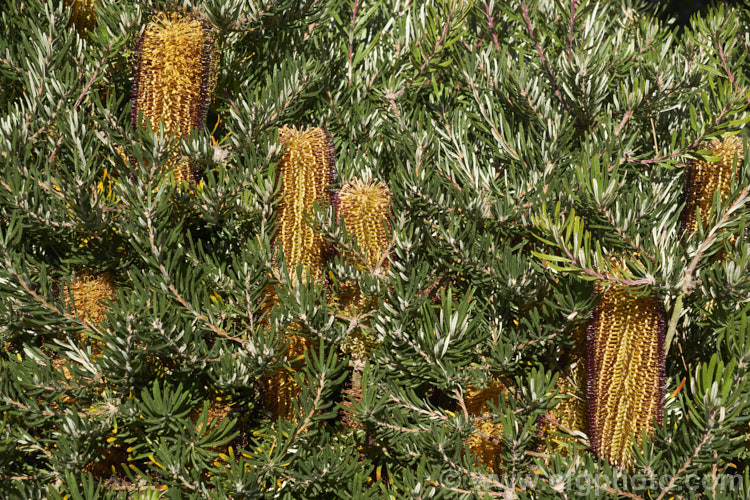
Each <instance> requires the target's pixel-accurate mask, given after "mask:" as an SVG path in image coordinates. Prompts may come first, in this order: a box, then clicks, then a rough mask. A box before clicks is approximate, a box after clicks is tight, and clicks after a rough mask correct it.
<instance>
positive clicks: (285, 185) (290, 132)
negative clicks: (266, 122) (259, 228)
mask: <svg viewBox="0 0 750 500" xmlns="http://www.w3.org/2000/svg"><path fill="white" fill-rule="evenodd" d="M279 142H280V143H281V144H282V145H284V146H285V147H286V150H285V151H284V154H283V156H282V157H281V161H280V162H279V183H280V190H279V197H280V200H279V205H278V227H277V231H276V234H275V236H274V238H273V244H274V246H275V245H281V248H282V250H283V252H284V259H285V260H286V266H287V271H288V274H289V276H290V277H293V276H295V273H296V269H297V267H298V266H302V267H303V279H304V280H308V279H315V280H318V281H320V280H322V279H323V265H324V257H325V253H326V248H327V244H326V242H325V240H324V238H323V235H322V234H321V233H320V232H318V231H316V230H315V229H314V228H312V227H310V225H309V224H308V223H307V221H306V215H307V216H309V215H312V213H313V207H314V205H315V203H316V202H317V203H318V204H320V205H321V206H323V207H326V206H327V205H328V204H329V203H330V201H331V194H330V190H331V181H332V179H333V178H334V176H335V166H334V165H335V158H334V153H333V145H332V143H331V137H330V136H329V135H328V134H327V133H326V132H324V131H323V130H322V129H320V128H317V127H313V128H307V129H304V130H302V129H296V128H294V127H286V126H284V127H282V128H281V129H280V130H279Z"/></svg>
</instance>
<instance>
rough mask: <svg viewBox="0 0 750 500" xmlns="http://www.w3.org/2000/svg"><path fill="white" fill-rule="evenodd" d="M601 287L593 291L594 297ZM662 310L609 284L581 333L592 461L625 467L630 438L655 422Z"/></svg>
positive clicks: (659, 405) (660, 396)
mask: <svg viewBox="0 0 750 500" xmlns="http://www.w3.org/2000/svg"><path fill="white" fill-rule="evenodd" d="M601 292H602V287H601V286H600V285H597V286H596V289H595V293H601ZM664 330H665V323H664V306H663V305H662V303H661V301H660V300H659V299H655V298H648V297H639V296H636V295H634V294H633V293H632V292H630V291H628V290H626V289H624V288H622V287H620V286H618V285H613V286H610V287H609V288H608V289H606V290H604V293H603V294H602V296H601V298H600V300H599V302H598V303H597V305H596V308H595V310H594V315H593V318H592V319H591V322H590V323H589V326H588V332H587V339H586V340H587V345H586V349H587V357H588V359H587V366H586V370H587V377H588V382H587V385H588V387H587V392H588V394H587V399H588V410H589V411H588V413H589V438H590V440H591V447H592V449H593V450H594V453H595V454H596V455H597V456H598V457H602V458H607V459H609V461H610V462H611V463H612V464H614V465H616V466H618V467H626V466H627V465H628V463H629V462H630V458H631V455H630V452H631V448H632V439H633V438H634V437H635V439H636V440H637V441H638V442H640V441H641V438H642V433H643V431H646V433H648V434H650V433H652V432H653V431H654V422H655V421H656V422H657V423H661V420H662V414H663V402H664V376H665V358H664V356H665V353H664Z"/></svg>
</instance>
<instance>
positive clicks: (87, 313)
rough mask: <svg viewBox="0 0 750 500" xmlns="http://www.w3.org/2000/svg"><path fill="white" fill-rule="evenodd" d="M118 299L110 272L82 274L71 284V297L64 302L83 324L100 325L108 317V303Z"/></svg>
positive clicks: (67, 297)
mask: <svg viewBox="0 0 750 500" xmlns="http://www.w3.org/2000/svg"><path fill="white" fill-rule="evenodd" d="M115 297H116V292H115V285H114V282H113V280H112V275H111V274H110V273H108V272H101V273H96V274H95V273H89V272H86V273H82V274H80V275H79V276H76V277H75V278H74V279H73V280H72V281H71V283H70V295H69V296H68V295H67V291H66V297H65V299H64V302H65V303H66V304H68V306H69V307H70V308H71V309H72V310H73V311H74V312H75V315H76V317H77V318H78V319H80V320H81V321H82V322H84V323H86V324H89V325H98V324H99V323H101V322H102V321H104V319H105V318H106V317H107V311H108V310H109V305H108V304H107V301H110V300H114V299H115Z"/></svg>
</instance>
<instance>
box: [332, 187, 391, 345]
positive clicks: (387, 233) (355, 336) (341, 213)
mask: <svg viewBox="0 0 750 500" xmlns="http://www.w3.org/2000/svg"><path fill="white" fill-rule="evenodd" d="M336 215H337V218H338V220H339V222H340V223H341V222H343V223H344V224H345V226H346V231H347V234H348V235H349V236H351V237H352V239H353V240H354V241H356V243H357V247H358V250H359V251H358V252H355V251H354V249H353V248H352V249H344V251H343V255H344V256H345V257H346V258H347V259H348V260H349V262H350V263H352V264H353V265H357V266H359V267H360V268H361V267H365V268H367V269H368V271H370V272H375V271H376V270H378V268H379V271H378V272H379V273H381V274H385V273H387V272H388V268H389V265H390V263H389V262H388V259H387V258H386V252H387V251H388V246H389V243H390V238H391V221H390V218H391V191H390V190H389V189H388V187H387V186H386V185H385V184H384V183H383V182H381V181H371V182H362V181H360V180H358V179H354V180H351V181H349V182H347V183H346V184H344V186H343V187H342V188H341V190H340V191H339V192H338V197H337V212H336ZM339 292H340V302H339V305H340V308H341V309H342V310H344V311H346V312H351V313H354V314H360V313H362V312H364V311H367V310H370V309H373V308H376V307H377V304H376V303H374V302H372V301H370V300H368V299H367V298H366V297H364V296H363V295H362V293H361V291H360V290H359V289H357V288H356V287H355V286H354V285H353V284H351V283H342V284H341V286H340V288H339ZM341 347H342V350H343V351H344V352H347V353H351V354H352V355H353V356H355V357H357V358H364V356H365V354H366V353H367V352H369V350H370V349H371V348H372V347H373V340H372V339H370V338H367V337H366V336H365V335H364V334H363V331H362V329H357V330H356V331H354V332H351V334H350V335H349V337H348V338H347V339H346V341H345V342H344V343H343V345H342V346H341Z"/></svg>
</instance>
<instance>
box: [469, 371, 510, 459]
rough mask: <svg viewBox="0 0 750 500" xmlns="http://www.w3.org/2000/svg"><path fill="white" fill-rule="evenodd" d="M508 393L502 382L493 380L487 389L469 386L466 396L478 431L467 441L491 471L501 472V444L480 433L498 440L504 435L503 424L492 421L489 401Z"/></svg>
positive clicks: (472, 450) (470, 413)
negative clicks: (499, 469)
mask: <svg viewBox="0 0 750 500" xmlns="http://www.w3.org/2000/svg"><path fill="white" fill-rule="evenodd" d="M506 393H507V388H506V387H505V385H504V384H503V383H502V382H500V381H493V382H491V383H490V385H489V387H487V388H486V389H477V388H474V387H469V388H467V391H466V395H465V396H464V403H465V404H466V410H467V411H468V412H469V415H470V416H472V417H475V422H474V428H475V429H476V430H477V432H472V434H471V435H470V436H469V437H468V438H467V439H466V441H465V442H466V443H467V444H468V445H469V449H470V450H471V452H472V453H473V454H474V455H476V457H477V461H478V462H479V463H480V464H482V465H484V466H485V467H486V468H487V471H488V472H490V473H497V472H499V471H498V468H499V466H500V465H501V464H500V462H499V458H498V457H499V454H500V451H501V445H500V444H498V443H495V442H492V441H490V440H489V439H487V437H485V436H482V435H480V434H479V433H480V432H481V433H482V434H485V435H486V436H488V437H490V438H492V439H496V440H497V439H499V437H498V436H500V435H502V433H503V426H502V425H501V424H495V423H493V422H492V413H491V412H492V410H491V408H490V406H489V403H488V402H489V401H491V400H493V401H494V400H496V399H498V397H501V396H502V397H505V394H506Z"/></svg>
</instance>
